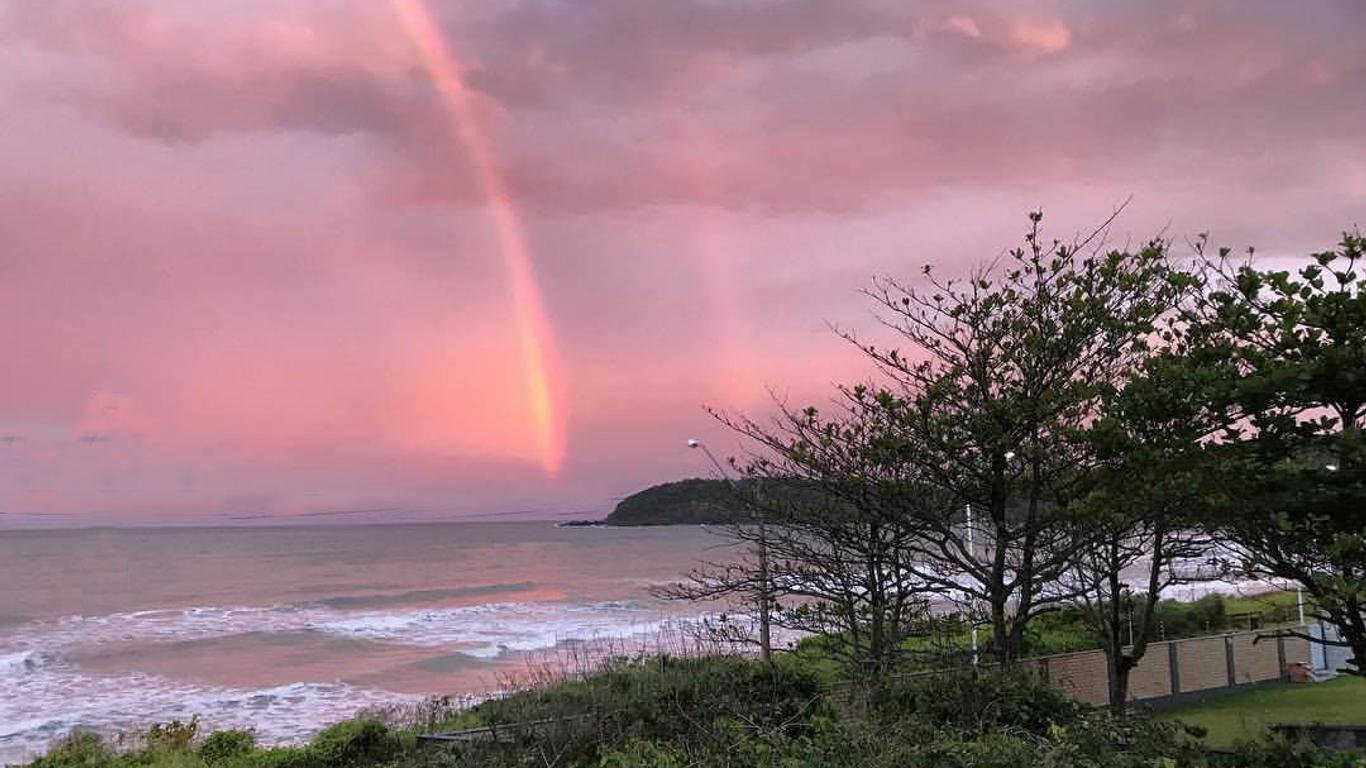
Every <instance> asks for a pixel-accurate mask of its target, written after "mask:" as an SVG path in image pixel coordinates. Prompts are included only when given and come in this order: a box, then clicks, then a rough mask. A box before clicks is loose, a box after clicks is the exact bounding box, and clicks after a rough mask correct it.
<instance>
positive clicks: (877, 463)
mask: <svg viewBox="0 0 1366 768" xmlns="http://www.w3.org/2000/svg"><path fill="white" fill-rule="evenodd" d="M867 395H868V393H867V391H866V390H859V392H858V394H856V395H854V396H855V397H856V398H857V397H867ZM715 415H716V416H717V418H719V419H720V420H721V421H722V422H723V423H725V424H727V425H728V426H730V427H731V428H732V429H735V430H736V431H738V432H740V433H741V434H743V435H745V436H746V437H748V438H749V439H750V441H751V442H752V444H753V445H754V446H755V452H754V454H753V455H752V456H751V457H750V458H749V459H748V460H747V461H745V462H744V463H743V464H741V463H740V462H738V461H735V460H732V466H734V467H735V468H736V469H737V471H739V472H741V473H742V474H743V476H744V477H745V481H744V482H743V483H742V484H737V485H736V486H735V487H736V488H737V490H740V489H743V490H744V491H753V495H751V496H750V497H749V498H748V503H749V504H751V505H752V506H753V507H754V508H755V509H757V510H758V515H759V521H758V522H762V526H761V525H757V524H755V523H754V522H749V523H745V522H740V523H737V524H734V525H732V526H729V527H728V528H727V529H726V534H725V535H726V536H727V537H728V538H730V539H731V540H733V541H735V542H737V543H741V544H746V545H749V548H750V549H753V548H754V547H755V546H758V545H762V546H763V547H764V551H765V553H766V555H767V561H766V563H765V564H764V566H763V568H761V567H760V564H759V562H758V560H757V558H749V557H747V558H742V559H740V560H739V561H727V562H716V563H707V564H704V565H703V566H702V567H700V568H698V569H696V570H694V571H693V572H692V573H691V574H689V576H688V578H687V580H686V581H685V582H683V583H681V584H676V585H673V586H671V587H669V588H668V589H666V590H664V594H665V595H666V596H669V597H673V598H678V599H687V600H712V599H734V598H736V597H740V598H749V599H746V602H751V601H752V598H753V596H754V595H755V593H756V592H757V591H758V590H760V589H761V588H762V587H763V585H761V584H760V580H763V579H766V580H767V581H766V583H767V589H768V591H769V593H771V594H772V595H774V597H775V602H776V603H777V604H776V605H775V606H774V608H775V610H774V611H773V614H772V620H773V623H774V625H776V626H779V627H783V628H788V629H793V630H797V631H800V632H803V633H815V634H819V635H823V636H825V637H826V638H827V643H826V644H825V648H826V650H828V651H831V652H833V653H834V655H836V656H837V657H838V658H840V659H842V660H843V661H844V662H845V664H846V666H847V667H848V668H849V671H850V672H851V674H852V675H853V676H854V677H855V678H856V679H861V680H864V681H869V682H872V683H877V682H878V681H880V680H882V679H884V678H885V676H886V674H887V673H888V672H889V671H890V670H892V669H893V668H895V667H896V666H897V665H898V663H899V662H900V661H901V659H902V656H903V654H904V652H905V646H904V640H905V639H906V638H907V637H908V636H909V635H910V634H911V633H912V632H913V631H914V629H915V627H916V626H917V623H918V622H920V621H923V619H924V618H925V616H926V613H927V609H928V601H927V595H926V591H925V588H924V584H923V582H921V581H920V580H919V579H918V578H917V577H916V575H915V573H914V571H913V570H912V568H911V564H910V563H909V561H908V559H907V557H908V554H909V552H911V551H912V547H911V540H912V539H913V538H914V537H915V536H916V535H917V531H915V530H914V529H912V528H909V527H908V526H907V525H906V523H907V521H908V520H909V519H910V518H908V517H907V516H906V514H905V506H904V503H903V502H904V501H905V497H904V494H905V489H906V487H907V482H906V481H907V478H906V477H904V475H903V473H904V471H905V470H906V468H907V466H906V465H905V464H904V463H902V462H901V461H900V460H899V453H897V452H896V451H889V450H888V445H887V444H886V443H885V435H886V429H885V425H884V424H881V423H878V422H876V421H869V420H866V419H864V418H863V415H864V414H863V413H862V412H861V411H860V410H859V409H858V408H857V407H856V406H855V405H846V406H845V407H844V408H842V409H840V412H839V413H837V414H836V415H835V416H834V417H825V416H823V415H822V414H821V413H820V412H819V411H818V410H817V409H815V408H805V409H802V410H800V411H797V410H790V409H788V408H786V407H783V406H782V404H779V412H778V415H777V416H776V417H775V419H774V420H773V421H772V423H768V424H761V423H759V422H756V421H754V420H752V419H748V418H745V417H742V416H735V417H732V416H729V415H727V414H724V413H719V412H717V413H716V414H715Z"/></svg>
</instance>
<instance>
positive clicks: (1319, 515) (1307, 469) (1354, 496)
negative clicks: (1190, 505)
mask: <svg viewBox="0 0 1366 768" xmlns="http://www.w3.org/2000/svg"><path fill="white" fill-rule="evenodd" d="M1201 246H1202V247H1201V252H1202V254H1205V255H1206V275H1205V282H1204V286H1203V288H1204V290H1203V291H1202V292H1201V294H1200V300H1199V302H1198V303H1197V304H1196V306H1195V307H1194V309H1193V311H1192V312H1191V316H1190V328H1191V333H1192V334H1193V338H1194V339H1195V344H1194V345H1193V347H1195V346H1198V347H1199V349H1201V350H1203V354H1204V363H1205V365H1206V366H1207V369H1208V370H1210V371H1212V372H1214V373H1212V374H1211V375H1210V378H1211V381H1212V383H1213V384H1214V386H1212V387H1211V389H1210V391H1209V401H1210V402H1209V407H1210V409H1211V410H1212V411H1214V412H1217V413H1219V414H1220V415H1221V417H1222V418H1223V419H1224V420H1225V422H1226V424H1227V425H1228V427H1227V430H1226V434H1225V440H1226V441H1227V442H1228V443H1229V444H1230V446H1231V447H1230V449H1229V462H1230V466H1231V467H1232V468H1233V470H1234V471H1235V472H1236V473H1237V475H1238V483H1237V491H1238V493H1237V495H1236V497H1235V498H1234V499H1233V504H1232V505H1231V508H1230V510H1229V514H1228V515H1227V516H1226V519H1225V520H1224V529H1225V531H1226V532H1227V533H1228V535H1229V536H1230V538H1231V539H1232V540H1233V542H1234V545H1235V547H1236V551H1237V553H1238V555H1239V556H1240V558H1241V560H1242V564H1243V565H1244V567H1246V568H1247V569H1248V570H1249V571H1250V572H1252V573H1254V574H1261V575H1265V576H1271V577H1276V578H1282V579H1290V580H1293V581H1295V582H1298V583H1299V584H1301V585H1303V587H1304V589H1305V591H1306V592H1308V593H1309V595H1310V596H1311V597H1312V599H1313V604H1314V606H1315V608H1316V610H1317V613H1318V615H1319V617H1320V618H1322V619H1323V620H1324V621H1326V622H1329V623H1331V624H1333V625H1334V626H1335V627H1336V628H1337V629H1338V632H1339V635H1340V637H1341V638H1342V643H1341V644H1342V645H1345V646H1348V647H1350V648H1351V650H1352V654H1353V656H1354V665H1355V667H1356V672H1357V673H1358V674H1362V673H1363V672H1366V618H1364V617H1363V610H1366V461H1363V459H1366V455H1364V453H1363V452H1364V451H1366V449H1364V448H1363V439H1362V428H1363V425H1364V423H1366V296H1363V294H1362V292H1361V276H1360V274H1359V272H1358V269H1359V265H1360V262H1361V261H1362V257H1363V252H1366V238H1363V237H1362V235H1361V234H1360V233H1359V232H1352V233H1345V234H1344V235H1343V237H1342V241H1341V243H1340V244H1339V246H1338V247H1337V248H1336V249H1334V250H1330V251H1325V252H1322V253H1317V254H1314V255H1313V256H1312V260H1311V262H1310V263H1308V264H1306V265H1304V266H1303V267H1301V268H1300V269H1298V270H1296V271H1295V272H1293V273H1292V272H1290V271H1286V270H1263V269H1257V268H1256V267H1255V266H1254V265H1253V264H1252V263H1250V260H1249V261H1248V262H1244V263H1242V264H1240V265H1233V264H1231V263H1230V260H1229V251H1228V249H1221V250H1220V251H1219V252H1218V254H1217V256H1216V255H1213V254H1208V253H1207V252H1206V251H1205V249H1204V247H1203V246H1204V239H1203V238H1202V240H1201ZM1249 255H1251V254H1250V253H1249Z"/></svg>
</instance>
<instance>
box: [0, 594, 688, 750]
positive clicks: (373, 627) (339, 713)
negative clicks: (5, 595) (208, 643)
mask: <svg viewBox="0 0 1366 768" xmlns="http://www.w3.org/2000/svg"><path fill="white" fill-rule="evenodd" d="M667 621H668V620H667V619H666V618H665V617H663V616H662V615H661V614H660V612H659V611H658V610H652V609H650V608H649V607H648V606H646V605H643V604H639V603H634V602H600V603H592V604H586V605H585V604H569V603H559V602H542V603H535V602H525V603H517V602H508V603H490V604H482V605H468V606H460V607H452V608H433V609H411V608H408V609H402V610H390V611H360V612H357V611H341V610H336V609H333V608H328V607H326V606H321V605H316V604H315V605H308V606H257V607H251V606H247V607H213V606H201V607H195V608H189V609H183V610H181V609H175V610H148V611H136V612H126V613H115V614H109V615H105V616H66V617H62V618H59V619H52V620H43V621H34V622H30V623H27V624H23V625H17V626H14V627H11V628H7V630H6V631H5V632H3V633H0V689H3V690H4V695H3V696H0V764H4V763H6V762H12V761H16V760H21V759H24V758H26V757H31V756H32V755H34V754H36V753H37V752H40V751H41V750H42V749H43V748H45V747H46V746H47V745H49V744H51V743H52V742H53V741H54V740H56V739H57V738H60V737H61V736H63V735H64V734H66V733H68V732H70V731H71V729H73V728H77V727H82V728H91V729H95V730H97V731H104V732H112V731H117V730H121V729H136V728H141V727H145V726H146V725H148V724H150V723H153V722H158V721H165V720H169V719H173V718H180V719H187V718H189V717H191V716H193V715H199V716H200V718H201V719H202V720H203V721H204V723H205V724H206V726H209V727H215V728H231V727H250V728H254V729H255V730H256V732H257V735H258V737H260V738H261V739H262V740H263V741H265V742H288V741H297V740H300V739H302V738H305V737H306V736H307V735H309V734H310V733H311V732H313V731H315V730H317V729H318V728H319V727H321V726H323V725H326V724H328V723H331V722H335V721H337V720H340V719H344V718H346V717H348V716H350V715H352V714H354V713H355V712H356V711H357V710H358V709H360V708H363V707H366V706H372V705H377V704H383V703H394V702H402V701H406V700H411V699H412V697H410V696H402V695H399V694H394V693H390V692H387V691H381V690H373V689H360V688H356V687H354V686H350V685H346V684H343V683H307V684H304V683H296V684H292V685H285V686H278V687H274V688H264V689H240V688H230V687H214V686H206V685H201V684H194V683H188V682H184V681H178V680H173V679H169V678H165V677H160V676H156V675H148V674H142V673H134V674H111V675H97V674H91V673H89V672H88V671H86V670H83V669H82V668H81V667H80V666H79V664H78V663H77V662H76V661H75V660H76V659H79V658H80V654H82V653H87V652H91V651H95V652H98V651H100V650H102V649H117V648H124V647H126V648H146V647H148V646H156V645H159V644H168V643H177V642H186V641H195V640H205V639H212V638H217V637H229V636H233V635H241V634H245V633H288V632H306V631H309V632H318V633H323V634H327V635H332V636H338V637H350V638H356V639H362V640H368V641H371V642H378V643H389V644H401V645H409V646H418V647H424V648H445V649H450V650H451V651H456V652H460V653H464V654H467V655H470V656H472V657H476V658H482V659H493V658H497V657H500V656H505V655H508V654H514V653H518V652H530V651H538V650H543V649H550V648H554V647H555V646H557V645H558V644H561V643H566V642H570V641H591V640H600V639H608V638H611V639H630V638H644V637H647V636H649V635H652V634H655V633H657V632H658V631H659V630H660V628H661V627H662V626H664V625H665V623H666V622H667ZM433 693H442V692H439V691H433Z"/></svg>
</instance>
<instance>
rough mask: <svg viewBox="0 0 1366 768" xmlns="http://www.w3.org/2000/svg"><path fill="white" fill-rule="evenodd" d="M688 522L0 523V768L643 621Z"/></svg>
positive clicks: (352, 695)
mask: <svg viewBox="0 0 1366 768" xmlns="http://www.w3.org/2000/svg"><path fill="white" fill-rule="evenodd" d="M722 544H723V542H722V541H721V540H720V539H719V538H718V537H716V536H714V535H710V534H708V533H707V532H706V531H705V530H702V529H699V528H693V527H660V528H560V527H555V526H554V525H553V524H551V523H452V524H428V525H364V526H361V525H355V526H343V525H334V526H314V527H304V526H299V527H254V528H247V527H236V528H157V529H147V528H103V529H82V530H61V531H6V532H0V764H3V763H6V762H15V761H19V760H23V759H26V758H29V757H31V756H33V755H35V754H38V753H40V752H41V751H42V750H43V749H44V748H45V747H47V746H48V745H50V744H52V743H53V742H54V741H56V740H57V739H59V738H61V737H62V736H64V735H65V734H67V733H69V732H70V731H71V730H72V729H73V728H78V727H79V728H89V729H94V730H98V731H102V732H105V733H116V732H119V731H125V730H136V729H139V728H142V727H145V726H146V725H148V724H150V723H153V722H159V721H168V720H171V719H175V718H179V719H182V720H185V719H188V718H190V717H192V716H196V715H197V716H199V718H200V721H201V723H203V724H204V727H207V728H234V727H235V728H251V729H253V730H254V731H255V732H256V734H257V737H258V739H259V740H261V741H262V742H266V743H288V742H291V741H301V740H303V739H306V738H307V737H308V736H309V735H310V734H311V733H313V732H315V731H316V730H318V729H319V728H321V727H323V726H325V725H328V724H330V723H332V722H335V721H338V720H341V719H345V718H346V717H349V716H351V715H353V714H354V713H356V712H357V711H358V710H361V709H364V708H367V707H375V706H384V705H392V704H404V703H411V702H416V701H419V700H421V699H423V698H426V697H429V696H434V695H442V696H444V695H461V694H466V695H476V696H477V695H479V694H482V693H486V692H490V691H494V690H497V689H499V688H501V687H503V686H505V685H506V684H507V680H508V675H515V674H516V672H517V670H518V668H519V665H522V666H525V665H526V664H527V663H528V659H530V658H533V657H534V656H535V654H538V653H543V652H547V651H553V649H555V648H563V647H565V646H566V645H569V644H575V643H581V642H584V641H602V640H611V639H619V640H624V641H628V642H629V641H631V640H632V639H633V638H634V639H642V638H649V637H651V636H655V635H657V634H658V633H659V632H660V630H661V628H662V627H665V626H667V625H669V624H670V623H671V622H678V621H686V620H687V617H688V616H690V615H695V614H697V613H700V612H701V611H702V610H703V609H702V608H701V607H698V606H689V605H686V604H677V603H669V602H665V601H661V600H658V599H656V598H654V597H652V596H651V595H650V592H649V588H650V587H651V586H652V585H658V584H664V583H668V582H670V581H672V580H675V579H677V578H679V577H680V576H681V575H682V574H684V573H685V572H686V571H687V570H689V569H690V568H692V567H694V566H695V565H696V564H697V563H698V562H699V561H700V560H702V559H721V558H723V557H724V554H723V553H718V552H717V551H714V549H713V548H717V547H720V546H722Z"/></svg>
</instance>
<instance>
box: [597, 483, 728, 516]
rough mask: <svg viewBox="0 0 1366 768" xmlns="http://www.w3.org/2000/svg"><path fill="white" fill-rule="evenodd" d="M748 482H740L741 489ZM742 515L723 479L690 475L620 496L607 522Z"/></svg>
mask: <svg viewBox="0 0 1366 768" xmlns="http://www.w3.org/2000/svg"><path fill="white" fill-rule="evenodd" d="M747 483H748V481H744V480H742V481H740V486H741V492H743V491H744V488H745V487H746V484H747ZM739 514H745V509H744V505H743V503H742V502H741V501H740V499H739V498H737V496H736V491H735V489H733V488H731V486H730V485H729V484H728V483H726V482H725V481H724V480H704V479H701V478H692V479H689V480H679V481H677V482H673V483H664V484H662V485H656V486H652V487H650V488H646V489H645V490H643V491H640V492H639V493H633V494H631V495H630V496H627V497H626V498H624V499H622V500H621V502H620V503H619V504H617V507H616V509H614V510H612V513H611V514H610V515H608V516H607V520H606V522H607V524H608V525H698V524H700V523H710V524H717V523H728V522H730V521H731V520H733V519H734V518H735V516H736V515H739Z"/></svg>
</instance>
